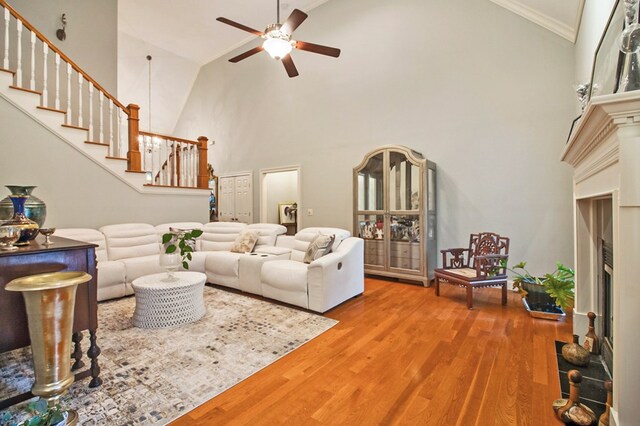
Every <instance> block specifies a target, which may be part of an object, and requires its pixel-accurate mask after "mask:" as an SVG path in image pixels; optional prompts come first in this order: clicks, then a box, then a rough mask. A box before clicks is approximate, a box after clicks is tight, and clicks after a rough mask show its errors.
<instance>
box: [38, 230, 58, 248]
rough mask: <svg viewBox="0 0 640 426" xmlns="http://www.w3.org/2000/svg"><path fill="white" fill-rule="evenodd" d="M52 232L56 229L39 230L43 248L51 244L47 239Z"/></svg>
mask: <svg viewBox="0 0 640 426" xmlns="http://www.w3.org/2000/svg"><path fill="white" fill-rule="evenodd" d="M54 232H56V228H40V233H41V234H42V235H44V245H45V246H48V245H51V244H53V243H52V242H51V239H50V238H49V237H51V236H52V235H53V233H54Z"/></svg>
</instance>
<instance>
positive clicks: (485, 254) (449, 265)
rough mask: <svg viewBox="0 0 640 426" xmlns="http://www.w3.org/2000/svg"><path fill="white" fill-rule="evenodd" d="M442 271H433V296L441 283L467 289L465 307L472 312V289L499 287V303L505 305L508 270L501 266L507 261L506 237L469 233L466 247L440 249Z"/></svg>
mask: <svg viewBox="0 0 640 426" xmlns="http://www.w3.org/2000/svg"><path fill="white" fill-rule="evenodd" d="M440 252H441V253H442V268H438V269H436V270H435V284H436V285H435V287H436V296H440V281H444V282H447V283H449V284H457V285H459V286H461V287H462V286H464V287H466V288H467V308H469V309H473V289H474V288H481V287H502V304H503V305H506V304H507V270H506V268H503V267H501V266H500V264H501V262H502V260H503V259H504V260H506V259H508V258H509V238H506V237H501V236H500V235H498V234H494V233H492V232H481V233H479V234H471V237H470V239H469V248H468V249H466V248H453V249H448V250H440Z"/></svg>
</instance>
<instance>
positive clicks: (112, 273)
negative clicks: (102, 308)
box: [97, 260, 126, 302]
mask: <svg viewBox="0 0 640 426" xmlns="http://www.w3.org/2000/svg"><path fill="white" fill-rule="evenodd" d="M97 268H98V302H100V301H103V300H108V299H114V298H116V297H122V296H124V295H125V285H124V284H125V281H126V269H125V265H124V263H122V262H121V261H119V260H103V261H101V262H100V261H99V262H98V266H97Z"/></svg>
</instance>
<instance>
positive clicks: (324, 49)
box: [295, 41, 340, 58]
mask: <svg viewBox="0 0 640 426" xmlns="http://www.w3.org/2000/svg"><path fill="white" fill-rule="evenodd" d="M295 48H296V49H300V50H306V51H307V52H312V53H319V54H321V55H327V56H333V57H334V58H337V57H338V56H340V49H336V48H335V47H329V46H321V45H319V44H313V43H307V42H306V41H296V45H295Z"/></svg>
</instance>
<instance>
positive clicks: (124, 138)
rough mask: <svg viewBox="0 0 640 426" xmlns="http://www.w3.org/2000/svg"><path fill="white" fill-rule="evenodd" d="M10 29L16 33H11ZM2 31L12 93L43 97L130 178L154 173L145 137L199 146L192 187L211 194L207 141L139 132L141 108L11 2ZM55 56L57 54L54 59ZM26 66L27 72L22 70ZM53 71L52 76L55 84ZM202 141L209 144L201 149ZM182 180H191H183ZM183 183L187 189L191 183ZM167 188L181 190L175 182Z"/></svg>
mask: <svg viewBox="0 0 640 426" xmlns="http://www.w3.org/2000/svg"><path fill="white" fill-rule="evenodd" d="M12 17H13V19H11V18H12ZM11 27H13V28H14V30H15V31H11ZM0 28H1V29H0V52H2V54H3V56H2V62H1V63H2V69H4V70H5V71H9V72H13V73H14V83H15V86H11V87H12V88H14V89H20V90H26V91H29V92H33V93H37V94H39V95H40V98H41V103H42V104H41V106H39V107H38V108H40V109H44V110H50V111H56V112H60V113H63V114H65V124H64V126H65V127H71V128H80V129H82V130H86V131H87V132H88V139H89V140H88V141H87V142H91V143H98V144H100V145H105V146H107V149H108V152H107V157H109V158H115V159H124V158H126V159H127V171H129V172H138V173H144V172H149V171H151V172H153V171H152V170H150V169H146V168H144V166H145V161H144V157H143V155H142V152H141V150H140V145H141V141H142V140H143V139H144V137H145V136H144V135H147V136H151V137H154V136H155V137H161V138H165V139H167V140H173V141H176V142H179V143H187V144H191V145H194V146H195V147H194V148H193V149H192V151H194V152H195V151H197V154H193V155H192V157H193V158H197V160H198V167H197V169H198V170H197V171H195V170H191V169H190V168H189V169H188V173H190V174H189V179H190V180H189V181H188V182H189V187H196V188H203V189H204V188H208V186H209V185H208V175H207V173H206V171H207V143H206V141H207V138H204V137H200V138H198V142H194V141H186V140H184V139H179V138H173V137H168V136H162V135H153V134H150V133H144V132H140V130H139V110H140V107H139V106H137V105H135V104H130V105H128V106H124V105H123V104H122V103H121V102H119V101H118V100H117V99H116V97H115V96H113V95H112V94H110V93H109V92H108V91H107V90H106V89H105V88H104V87H102V86H101V85H100V84H99V83H98V82H97V81H95V80H94V79H93V78H92V77H91V76H90V75H89V74H88V73H86V72H85V71H84V70H83V69H82V68H80V66H78V65H77V64H76V63H75V62H73V61H72V60H71V59H70V58H69V57H68V56H67V55H65V54H64V53H63V52H62V51H61V50H60V49H59V48H58V47H56V46H55V45H54V44H53V43H51V41H49V40H48V39H47V37H45V36H44V35H43V34H42V33H41V32H40V31H38V30H37V29H36V28H35V27H34V26H33V25H31V24H30V23H29V22H28V21H26V20H25V19H24V18H23V17H22V16H21V15H20V14H19V13H18V12H17V11H16V10H15V9H14V8H13V7H11V6H10V5H9V4H8V3H7V2H6V0H0ZM24 29H26V32H27V34H26V35H27V37H26V38H23V36H22V33H23V30H24ZM23 51H26V55H24V56H26V58H27V59H28V61H23ZM36 52H38V53H36ZM40 52H41V53H40ZM50 52H51V53H53V54H52V55H49V53H50ZM23 62H25V63H27V64H28V66H24V67H23V65H24V64H23ZM11 66H13V70H12V69H11ZM61 68H62V71H61ZM50 70H51V72H52V74H53V78H51V79H50V78H49V72H50ZM65 70H66V73H65ZM36 77H37V78H36ZM23 79H25V80H27V79H28V80H29V83H28V85H27V87H23ZM61 80H62V81H61ZM85 81H86V83H87V84H86V89H85ZM38 89H39V90H38ZM94 92H96V93H95V94H94ZM125 116H126V118H125ZM125 120H126V121H127V123H128V124H127V123H125ZM125 127H128V128H125ZM123 128H124V130H123ZM201 140H204V141H205V142H204V143H202V142H201ZM190 155H191V154H190ZM167 161H169V159H168V157H167ZM146 165H147V166H148V164H146ZM181 166H182V165H181ZM203 170H204V171H203ZM194 176H195V177H194ZM182 179H187V178H186V176H183V177H182ZM183 182H185V183H186V182H187V180H183ZM166 186H180V185H178V180H177V179H176V180H175V181H173V183H169V184H168V185H166Z"/></svg>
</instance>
